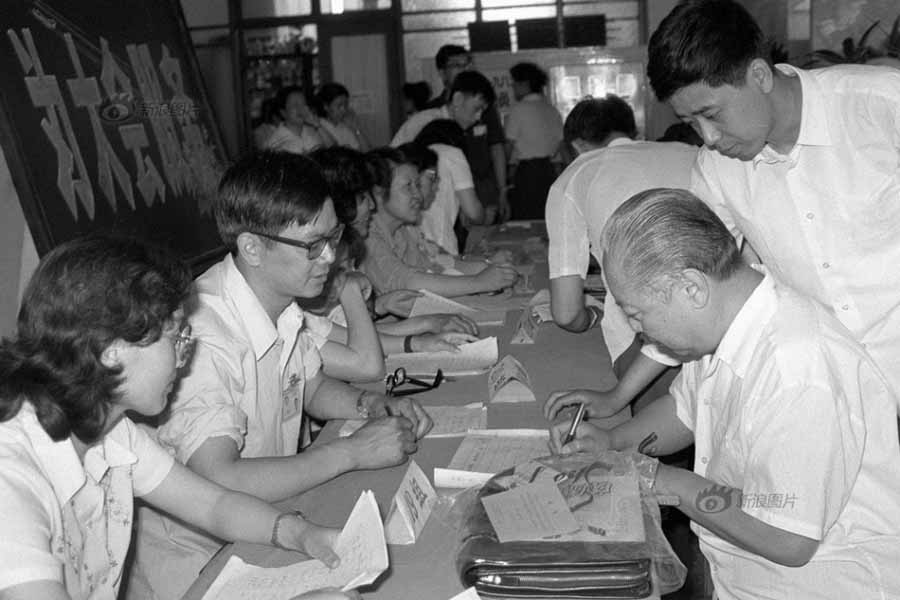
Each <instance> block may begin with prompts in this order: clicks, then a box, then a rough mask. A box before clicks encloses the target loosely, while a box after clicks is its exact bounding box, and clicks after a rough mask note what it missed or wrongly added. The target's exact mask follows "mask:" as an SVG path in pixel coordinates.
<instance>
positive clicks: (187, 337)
mask: <svg viewBox="0 0 900 600" xmlns="http://www.w3.org/2000/svg"><path fill="white" fill-rule="evenodd" d="M194 341H195V340H194V338H193V337H192V336H191V326H190V325H185V326H184V327H182V328H181V331H179V332H178V333H177V334H176V335H175V366H176V367H177V368H179V369H180V368H181V367H183V366H184V365H186V364H187V361H188V359H189V358H190V357H191V352H192V351H193V349H194Z"/></svg>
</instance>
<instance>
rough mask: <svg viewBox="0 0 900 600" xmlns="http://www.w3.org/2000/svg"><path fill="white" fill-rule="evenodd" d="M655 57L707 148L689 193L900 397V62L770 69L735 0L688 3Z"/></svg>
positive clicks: (754, 28) (657, 83)
mask: <svg viewBox="0 0 900 600" xmlns="http://www.w3.org/2000/svg"><path fill="white" fill-rule="evenodd" d="M648 54H649V62H648V67H647V73H648V77H649V80H650V84H651V86H652V87H653V89H654V91H655V92H656V95H657V97H658V98H659V99H660V100H661V101H663V102H666V103H667V104H669V105H670V106H671V107H672V108H673V109H674V111H675V113H676V115H677V116H678V117H679V118H681V119H682V120H683V121H685V122H687V123H690V124H691V125H693V127H694V128H695V129H696V130H697V132H698V133H699V134H700V135H701V137H703V140H704V142H705V144H706V147H705V148H704V149H703V150H701V151H700V154H699V155H698V158H697V164H696V167H695V169H694V173H693V176H692V183H691V189H692V190H693V191H694V192H695V193H696V194H697V196H699V197H700V198H701V199H702V200H703V201H704V202H706V203H708V204H709V206H711V207H712V208H713V210H715V211H716V214H718V215H719V217H720V218H721V219H722V220H723V221H724V222H725V223H726V224H727V225H728V227H729V229H730V230H731V231H732V232H733V233H734V234H735V235H736V236H738V238H739V239H742V240H744V241H746V242H747V243H748V244H749V246H750V247H752V250H754V251H755V253H756V255H758V259H759V260H760V261H761V262H762V263H763V264H765V265H766V267H767V268H768V269H769V270H770V272H771V273H772V274H774V275H776V276H777V277H778V278H779V279H781V280H782V281H784V282H785V283H787V284H789V285H791V286H792V287H794V288H796V289H797V290H798V291H800V292H801V293H804V294H807V295H808V296H809V297H811V298H814V299H816V300H817V301H819V302H821V303H822V304H824V305H826V306H828V307H829V308H830V309H831V310H832V311H833V312H834V313H835V315H837V318H838V319H840V321H841V323H843V324H844V325H845V326H846V327H847V329H849V330H850V331H851V332H852V333H853V335H854V337H856V339H857V340H858V341H860V342H861V343H862V344H863V345H864V346H865V347H866V349H867V350H868V352H869V353H870V354H871V355H872V358H873V359H874V360H875V362H876V364H878V366H879V367H880V368H881V369H882V371H883V372H884V374H885V376H886V377H887V378H888V381H889V382H890V383H891V385H892V387H893V388H894V390H895V391H898V392H900V269H897V268H896V265H897V264H900V202H898V199H900V169H898V168H897V165H898V164H900V70H897V69H892V68H889V67H875V66H860V65H838V66H833V67H828V68H824V69H817V70H814V71H806V70H803V69H798V68H795V67H792V66H790V65H786V64H780V65H775V66H773V65H771V64H770V63H769V60H768V58H767V56H768V50H767V48H766V44H765V38H764V36H763V33H762V31H761V30H760V28H759V26H758V25H757V23H756V22H755V21H754V20H753V18H752V17H751V16H750V14H749V13H748V12H747V11H746V9H745V8H744V7H742V6H741V5H740V4H738V3H737V2H734V1H732V0H691V1H689V2H685V3H682V4H679V5H678V6H676V7H675V8H674V9H673V10H672V12H671V13H670V14H669V15H668V16H667V17H666V18H665V19H663V21H662V22H661V23H660V26H659V28H658V29H657V31H656V32H655V33H654V34H653V36H652V37H651V39H650V44H649V48H648ZM649 376H652V373H650V374H649Z"/></svg>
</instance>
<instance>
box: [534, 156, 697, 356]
mask: <svg viewBox="0 0 900 600" xmlns="http://www.w3.org/2000/svg"><path fill="white" fill-rule="evenodd" d="M696 156H697V148H694V147H692V146H688V145H686V144H680V143H662V142H642V141H635V140H631V139H629V138H618V139H617V140H614V141H613V142H611V143H610V144H609V145H608V146H607V147H605V148H600V149H598V150H593V151H590V152H587V153H585V154H582V155H580V156H579V157H578V158H576V159H575V161H574V162H572V164H571V165H569V166H568V168H566V170H565V171H563V173H562V175H560V176H559V178H558V179H557V180H556V182H554V184H553V186H552V187H551V189H550V195H549V196H548V198H547V209H546V220H547V234H548V236H549V251H548V259H549V268H550V278H551V279H554V278H558V277H565V276H569V275H577V276H580V277H582V278H583V277H585V276H586V275H587V272H588V266H589V262H590V254H593V255H594V258H595V259H596V260H597V262H598V264H599V263H601V262H602V258H603V257H602V256H600V254H599V248H600V233H601V232H602V231H603V226H604V225H605V224H606V221H607V220H608V219H609V216H610V215H611V214H612V213H613V212H614V211H615V210H616V208H618V207H619V206H620V205H621V204H622V203H623V202H625V200H627V199H628V198H630V197H631V196H633V195H634V194H636V193H638V192H641V191H643V190H645V189H649V188H657V187H669V188H687V187H688V185H689V184H690V172H691V167H692V165H693V163H694V160H695V158H696ZM600 327H601V328H602V330H603V337H604V340H605V341H606V345H607V348H608V349H609V354H610V358H611V359H612V360H613V361H615V359H616V358H617V357H618V356H620V355H621V354H622V353H623V352H624V351H625V349H626V348H628V346H629V345H630V344H631V342H632V339H633V338H634V332H633V331H632V330H631V327H630V326H629V325H628V319H627V318H626V317H625V315H624V314H623V313H622V310H621V308H619V307H618V306H617V305H616V303H615V299H614V298H613V297H612V295H610V294H607V296H606V300H605V306H604V318H603V319H602V320H601V321H600Z"/></svg>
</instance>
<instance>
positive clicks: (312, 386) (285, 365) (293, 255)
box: [128, 152, 431, 599]
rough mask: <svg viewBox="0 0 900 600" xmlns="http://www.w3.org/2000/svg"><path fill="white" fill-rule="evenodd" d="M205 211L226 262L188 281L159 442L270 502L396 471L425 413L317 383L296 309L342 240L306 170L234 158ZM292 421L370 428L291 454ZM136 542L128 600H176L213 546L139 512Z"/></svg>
mask: <svg viewBox="0 0 900 600" xmlns="http://www.w3.org/2000/svg"><path fill="white" fill-rule="evenodd" d="M214 211H215V216H216V223H217V225H218V228H219V233H220V235H221V237H222V240H223V242H224V243H225V245H226V246H228V247H229V249H230V253H229V254H228V255H227V256H226V257H225V258H224V259H223V260H222V261H221V262H219V263H218V264H216V265H214V266H213V267H212V268H210V269H209V270H208V271H207V272H205V273H204V274H203V275H201V276H200V277H199V278H198V279H197V280H196V281H195V283H194V287H195V292H196V293H195V306H193V307H192V309H193V310H192V312H191V314H190V317H189V319H190V322H191V326H192V335H193V337H194V338H195V339H196V340H197V344H196V348H195V350H194V359H193V361H192V363H191V366H190V372H189V373H188V374H187V375H186V377H185V378H184V379H182V381H181V382H180V385H179V388H178V389H177V390H176V395H175V398H174V400H173V403H172V407H171V416H170V417H169V418H168V419H167V420H166V421H165V422H164V423H162V424H161V425H160V426H159V428H158V430H157V433H158V437H159V440H160V442H161V443H162V444H163V445H164V446H166V447H168V448H169V449H170V450H171V451H172V452H173V453H174V454H175V456H176V458H177V459H178V460H179V461H181V462H183V463H184V464H186V465H187V466H188V467H189V468H191V469H193V470H194V471H196V472H197V473H199V474H201V475H203V476H204V477H207V478H208V479H211V480H213V481H216V482H218V483H220V484H222V485H224V486H225V487H229V488H231V489H235V490H239V491H243V492H246V493H250V494H253V495H255V496H259V497H261V498H264V499H266V500H270V501H278V500H284V499H285V498H289V497H291V496H295V495H297V494H299V493H301V492H303V491H305V490H308V489H309V488H311V487H314V486H316V485H318V484H320V483H323V482H325V481H328V480H329V479H332V478H334V477H336V476H338V475H340V474H341V473H344V472H347V471H351V470H355V469H374V468H381V467H387V466H392V465H396V464H399V463H402V462H404V461H405V460H406V459H407V456H408V455H409V454H411V453H413V452H415V451H416V449H417V444H416V442H417V440H418V439H419V438H421V437H422V436H424V435H425V433H427V431H428V430H429V429H430V428H431V420H430V419H429V418H428V415H427V414H426V413H425V412H424V411H423V410H422V409H421V407H420V406H419V405H418V404H417V403H416V402H415V400H411V399H409V398H405V397H397V398H389V397H387V396H385V395H383V394H379V393H375V392H364V391H362V390H359V389H357V388H354V387H352V386H350V385H348V384H346V383H343V382H340V381H337V380H334V379H332V378H330V377H328V376H326V375H325V374H324V373H323V372H322V370H321V359H320V357H319V353H318V351H317V349H316V345H315V343H314V341H313V340H312V338H311V337H310V336H309V335H308V333H307V332H306V331H305V330H304V326H303V321H304V315H303V312H302V311H301V310H300V308H299V307H298V306H297V304H296V302H295V298H309V297H315V296H318V295H319V294H321V292H322V288H323V286H324V284H325V282H326V280H327V278H328V273H329V269H330V267H331V264H332V263H333V262H334V259H335V246H336V245H337V243H338V242H339V241H340V238H341V234H342V233H343V227H342V226H341V225H339V224H338V220H337V216H336V214H335V211H334V205H333V204H332V201H331V199H330V198H329V197H328V188H327V185H326V182H325V180H324V179H323V177H322V175H321V173H320V171H319V168H318V166H317V165H316V164H315V163H313V162H312V161H311V160H310V159H308V158H306V157H303V156H299V155H291V154H286V153H274V152H266V153H259V154H256V155H252V156H249V157H246V158H244V159H242V160H240V161H238V162H237V163H236V164H235V165H234V166H232V167H231V168H230V169H229V170H228V171H227V172H226V174H225V176H224V177H223V180H222V182H221V184H220V187H219V194H218V197H217V198H216V201H215V203H214ZM348 285H355V283H352V284H348ZM304 414H306V415H309V416H312V417H314V418H316V419H319V420H328V419H338V418H356V419H358V418H361V417H362V418H369V419H370V420H369V422H368V423H367V424H366V425H365V426H364V427H362V428H360V429H359V430H358V431H357V432H356V433H354V434H353V435H351V436H350V437H348V438H340V439H338V440H334V441H332V442H329V443H326V444H317V445H316V446H315V447H312V448H309V449H307V450H305V451H303V452H301V453H299V454H298V453H297V451H298V446H299V443H298V440H299V439H300V435H301V423H302V420H303V416H304ZM137 537H138V544H137V546H138V547H137V552H136V565H135V568H134V569H132V571H133V573H132V577H131V580H130V582H129V589H128V596H129V597H134V598H138V597H140V598H162V599H165V598H179V597H181V596H182V595H183V593H184V592H185V591H186V589H187V588H188V587H189V586H190V584H191V582H192V581H193V580H194V579H195V578H196V577H197V573H198V572H199V570H200V568H202V567H203V565H204V564H205V563H206V562H207V560H208V559H209V558H210V557H211V556H212V554H213V553H214V552H215V551H216V550H217V548H218V546H219V544H218V543H217V542H216V541H215V540H212V539H210V538H208V537H205V536H203V535H200V534H198V533H196V532H194V531H190V530H188V529H186V528H184V527H182V526H181V525H180V524H178V523H175V522H173V521H172V520H170V519H168V518H167V517H165V516H163V515H161V514H159V513H155V512H152V511H149V510H147V509H143V510H142V511H141V514H140V518H139V532H138V536H137ZM148 588H149V589H148Z"/></svg>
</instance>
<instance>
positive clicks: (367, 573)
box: [203, 491, 388, 600]
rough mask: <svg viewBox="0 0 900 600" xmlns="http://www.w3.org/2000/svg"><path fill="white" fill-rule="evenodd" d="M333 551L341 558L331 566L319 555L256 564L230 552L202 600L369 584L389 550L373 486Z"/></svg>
mask: <svg viewBox="0 0 900 600" xmlns="http://www.w3.org/2000/svg"><path fill="white" fill-rule="evenodd" d="M334 550H335V552H336V553H337V555H338V556H339V557H340V559H341V564H340V565H338V567H337V568H335V569H329V568H328V567H326V566H325V565H324V564H323V563H322V562H321V561H318V560H307V561H303V562H299V563H295V564H293V565H288V566H286V567H274V568H270V567H259V566H255V565H248V564H247V563H245V562H244V561H243V560H241V559H240V558H239V557H237V556H232V557H231V558H229V559H228V562H227V563H226V564H225V567H224V568H223V569H222V572H221V573H219V576H218V577H216V580H215V581H214V582H213V583H212V585H211V586H210V587H209V589H208V590H207V591H206V594H204V595H203V600H271V599H272V598H291V597H293V596H296V595H298V594H302V593H305V592H309V591H312V590H318V589H321V588H324V587H332V588H340V589H342V590H344V591H346V590H351V589H355V588H357V587H360V586H363V585H367V584H369V583H372V582H373V581H375V580H376V579H377V578H378V576H379V575H381V573H382V572H384V571H385V569H387V567H388V555H387V544H386V543H385V538H384V527H383V525H382V522H381V514H380V513H379V512H378V503H377V502H376V501H375V495H374V494H372V492H371V491H365V492H363V493H362V494H360V497H359V500H357V501H356V505H355V506H354V507H353V511H352V512H351V513H350V516H349V517H348V518H347V523H346V524H345V525H344V529H343V531H341V534H340V536H339V537H338V540H337V543H336V544H335V547H334Z"/></svg>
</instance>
